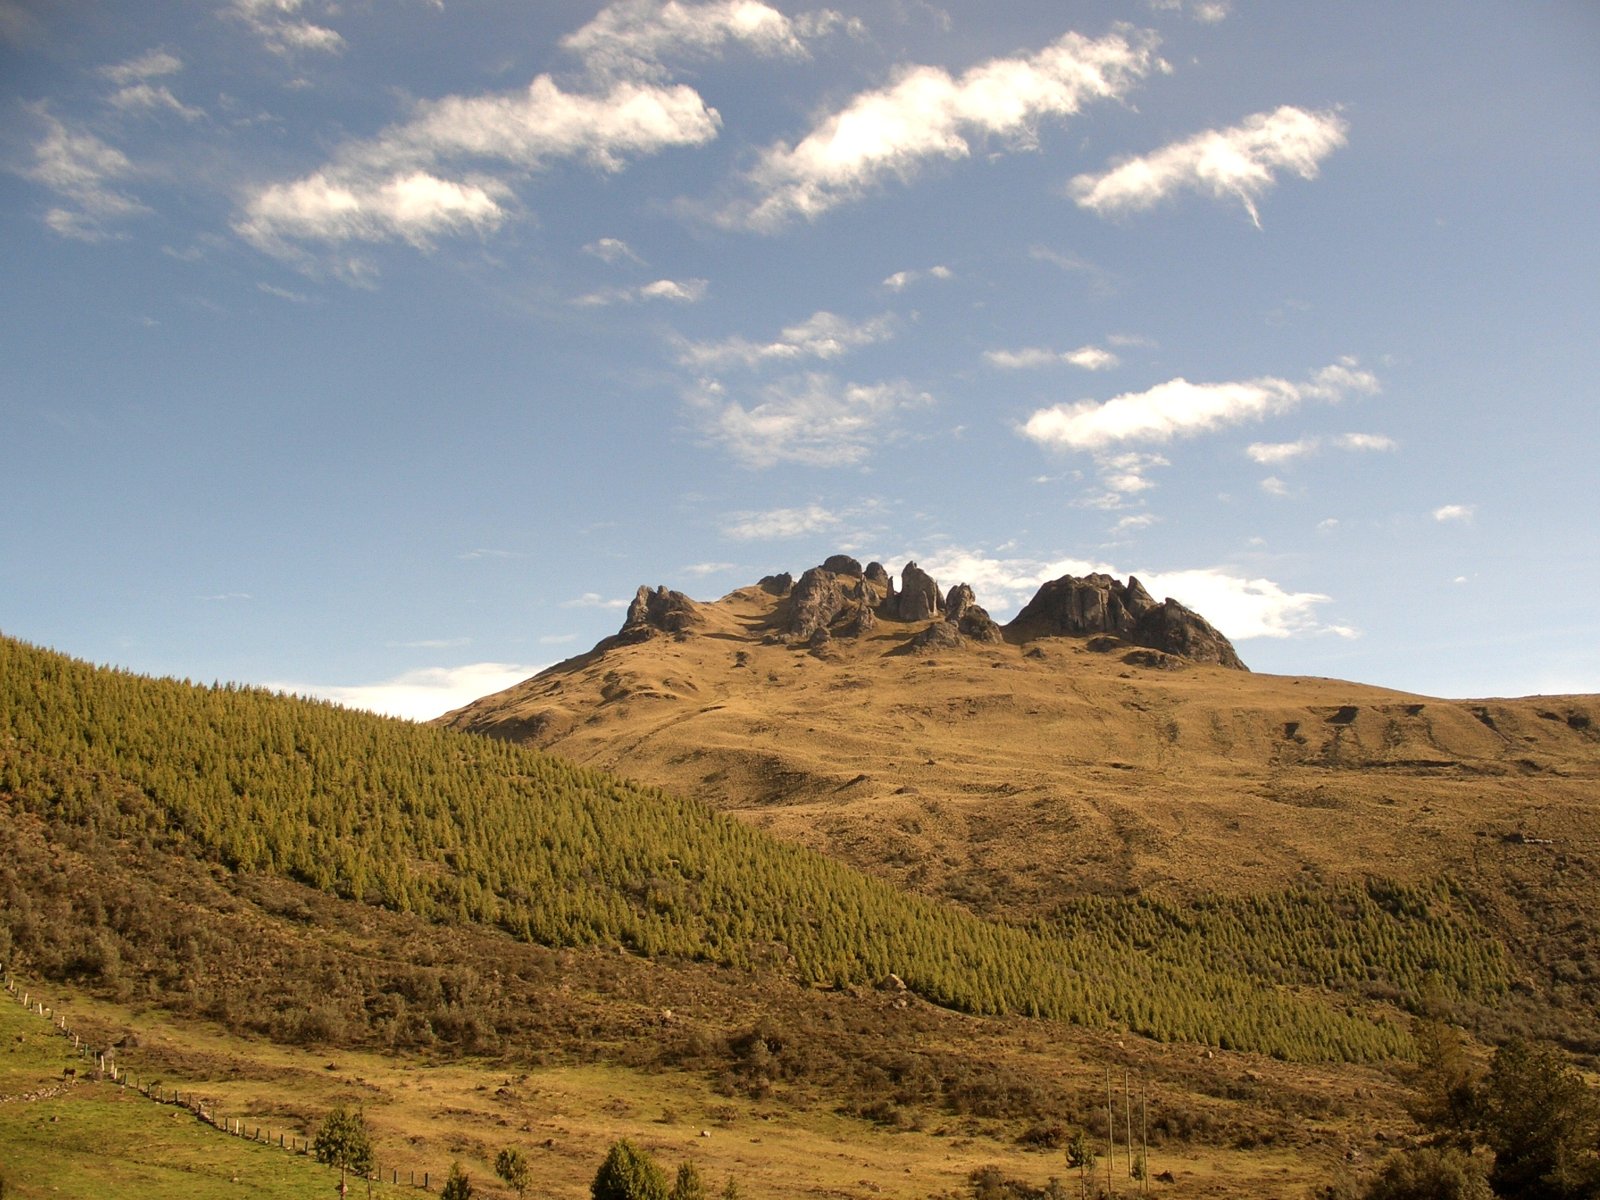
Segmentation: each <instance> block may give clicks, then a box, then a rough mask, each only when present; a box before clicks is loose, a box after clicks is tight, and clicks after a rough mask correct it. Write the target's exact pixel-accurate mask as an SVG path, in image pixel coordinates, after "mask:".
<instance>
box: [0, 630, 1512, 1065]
mask: <svg viewBox="0 0 1600 1200" xmlns="http://www.w3.org/2000/svg"><path fill="white" fill-rule="evenodd" d="M0 811H5V812H7V814H8V815H9V813H12V812H26V813H29V814H32V815H34V816H36V817H37V818H39V819H40V820H41V821H42V822H43V823H44V825H45V828H46V829H47V830H48V831H49V836H50V837H51V838H52V839H54V840H57V841H60V842H62V843H63V844H73V843H74V840H75V839H78V838H81V837H84V836H90V835H92V837H93V838H94V839H95V841H96V844H98V845H113V844H115V845H122V846H125V847H127V848H128V849H129V850H130V851H134V850H137V851H143V852H149V851H156V852H161V853H171V854H178V855H181V856H184V857H186V858H188V859H192V860H195V861H199V862H207V863H214V864H218V865H219V866H221V867H223V868H226V869H228V870H230V871H233V872H241V873H247V874H249V873H254V874H261V875H269V876H279V877H283V878H288V879H292V880H295V881H299V882H301V883H304V884H307V885H310V886H312V887H315V888H317V889H319V890H321V891H324V892H327V893H329V894H332V895H337V896H340V897H343V898H348V899H353V900H357V901H362V902H365V903H367V904H372V905H379V906H383V907H385V908H388V909H392V910H396V911H399V912H407V913H413V914H417V915H420V916H423V917H425V918H427V919H431V920H434V921H438V922H445V923H449V922H476V923H480V924H484V925H490V926H495V927H498V928H501V929H503V930H506V931H508V932H510V933H511V934H513V935H514V936H516V937H519V938H523V939H526V940H529V941H534V942H538V943H542V944H545V945H550V946H572V947H584V946H620V947H624V948H626V949H628V950H630V951H633V952H635V953H638V954H641V955H646V956H681V957H684V958H690V959H699V960H703V961H708V962H713V963H718V964H727V965H732V966H748V965H751V964H753V963H782V964H784V968H785V969H786V970H788V971H789V972H791V973H792V974H793V975H795V976H796V977H798V978H799V979H800V980H802V981H805V982H812V983H818V984H852V983H863V982H872V981H876V980H880V979H882V978H884V977H885V976H887V975H888V974H890V973H891V972H892V973H895V974H898V975H899V976H900V977H901V978H902V979H904V981H905V982H906V983H907V985H908V986H909V987H910V988H911V989H912V990H913V991H915V992H916V993H917V994H919V995H921V996H922V997H924V998H925V999H927V1000H930V1001H932V1002H935V1003H937V1004H941V1005H945V1006H948V1007H951V1008H955V1009H958V1010H962V1011H967V1012H972V1013H1016V1014H1022V1015H1036V1016H1042V1017H1048V1018H1055V1019H1063V1020H1070V1021H1074V1022H1079V1023H1083V1024H1088V1025H1096V1026H1104V1025H1120V1026H1125V1027H1127V1028H1129V1029H1132V1030H1134V1031H1137V1032H1140V1033H1143V1034H1147V1035H1149V1036H1152V1037H1156V1038H1161V1039H1181V1040H1192V1041H1198V1042H1205V1043H1208V1044H1213V1045H1219V1046H1224V1047H1237V1048H1242V1049H1253V1050H1259V1051H1261V1052H1263V1053H1268V1054H1273V1055H1276V1056H1279V1057H1285V1058H1293V1059H1301V1060H1313V1059H1347V1060H1366V1059H1373V1058H1381V1057H1388V1056H1395V1055H1404V1054H1407V1053H1409V1052H1410V1039H1409V1036H1408V1035H1407V1034H1406V1033H1405V1032H1404V1030H1403V1028H1402V1025H1401V1023H1399V1022H1398V1021H1395V1020H1392V1019H1390V1018H1389V1017H1388V1016H1385V1015H1384V1010H1383V1009H1381V1008H1374V1007H1372V1006H1371V1005H1369V1004H1366V1003H1364V1002H1362V1001H1363V1000H1364V999H1365V998H1379V999H1397V1000H1399V1001H1400V1002H1401V1003H1403V1004H1407V1005H1414V1004H1415V1003H1416V1001H1417V998H1418V997H1419V996H1420V991H1421V987H1422V984H1423V981H1424V980H1425V979H1433V980H1435V982H1436V983H1437V985H1438V986H1441V987H1443V988H1444V989H1445V991H1446V992H1447V993H1448V994H1450V995H1452V996H1455V997H1459V998H1462V999H1467V1000H1471V1001H1475V1002H1479V1003H1487V1002H1489V1001H1490V1000H1492V999H1493V997H1494V996H1495V995H1496V994H1497V993H1498V992H1499V991H1500V990H1501V989H1503V988H1504V987H1505V985H1506V980H1507V975H1508V972H1507V968H1506V965H1505V961H1504V956H1503V954H1502V953H1501V951H1500V950H1499V948H1498V947H1497V946H1496V945H1495V943H1494V942H1493V940H1492V939H1490V938H1488V937H1487V936H1486V935H1485V934H1484V932H1483V930H1482V929H1481V928H1480V927H1479V926H1478V925H1477V924H1476V923H1475V922H1474V921H1473V920H1472V918H1471V916H1470V910H1469V908H1468V906H1466V905H1465V904H1464V902H1462V900H1461V898H1460V897H1459V896H1457V895H1456V894H1455V893H1454V892H1453V891H1452V890H1451V889H1450V888H1449V887H1448V886H1447V885H1440V886H1439V887H1437V888H1434V889H1409V890H1408V889H1404V888H1397V887H1393V886H1390V885H1386V884H1381V883H1376V882H1375V883H1372V884H1370V885H1368V886H1367V887H1365V888H1360V887H1354V888H1342V889H1338V890H1335V891H1332V892H1329V893H1327V894H1317V893H1312V892H1309V891H1296V892H1292V893H1287V894H1282V895H1277V896H1271V897H1265V898H1261V899H1259V900H1255V901H1240V902H1229V903H1222V904H1217V905H1212V906H1198V907H1177V906H1169V905H1163V904H1160V903H1156V902H1149V901H1142V900H1141V901H1132V900H1122V899H1107V900H1095V901H1083V902H1079V903H1076V904H1074V905H1072V906H1071V907H1070V908H1069V909H1068V910H1067V912H1066V914H1065V915H1064V916H1063V918H1062V919H1061V920H1060V921H1058V922H1054V923H1052V924H1050V925H1048V926H1039V927H1035V928H1030V929H1023V928H1017V927H1012V926H1007V925H1002V924H998V923H995V922H989V921H984V920H981V919H979V918H976V917H974V916H972V915H971V914H970V913H967V912H966V911H965V910H962V909H959V908H956V907H953V906H948V905H941V904H938V903H935V902H933V901H930V900H926V899H923V898H920V897H916V896H911V895H906V894H903V893H900V892H898V891H896V890H895V889H893V888H892V887H890V886H889V885H887V884H885V883H882V882H880V881H877V880H874V879H871V878H869V877H867V876H864V875H862V874H860V873H857V872H855V871H852V870H849V869H847V868H845V867H843V866H841V865H839V864H836V863H834V862H832V861H830V860H828V859H825V858H823V857H821V856H819V855H817V854H814V853H811V852H809V851H805V850H802V849H799V848H797V847H793V846H790V845H788V844H784V843H779V842H776V841H774V840H773V839H771V838H769V837H766V836H764V835H762V834H760V833H757V832H755V831H753V830H751V829H749V828H747V827H745V826H743V825H741V824H739V823H738V822H736V821H734V820H732V819H730V818H726V817H723V816H721V815H718V814H716V813H714V812H712V811H711V810H710V809H709V808H707V807H705V806H704V805H702V804H700V803H697V802H695V801H693V800H690V799H684V798H680V797H675V796H672V795H668V794H665V793H663V792H660V791H658V790H655V789H651V788H647V787H642V786H639V785H636V784H632V783H628V782H624V781H622V780H619V779H616V778H613V777H610V776H607V775H603V774H600V773H598V772H594V771H589V770H585V769H581V768H578V767H574V766H571V765H569V764H566V763H564V762H562V761H560V760H558V759H555V758H552V757H550V756H548V755H545V754H541V753H539V752H537V751H534V750H531V749H528V748H525V747H519V746H515V745H511V744H508V743H504V742H498V741H492V740H487V739H481V738H477V737H471V736H466V735H461V734H457V733H452V732H448V731H445V730H441V729H437V728H432V727H427V726H418V725H413V724H410V723H407V722H402V721H396V720H390V719H385V718H380V717H376V716H371V715H367V714H362V713H356V712H352V711H348V710H344V709H340V708H337V707H334V706H332V705H328V704H324V703H317V702H309V701H303V700H298V699H292V698H288V697H283V696H279V695H276V694H272V693H269V692H265V691H261V690H256V689H250V688H243V687H237V686H232V685H217V686H211V687H205V686H197V685H194V684H191V683H188V682H179V681H173V680H153V679H148V678H144V677H139V676H135V675H132V674H129V673H125V672H120V671H115V670H110V669H105V668H97V667H93V666H90V665H88V664H85V663H82V662H78V661H75V660H72V659H69V658H66V657H64V656H61V655H59V654H55V653H53V652H48V651H44V650H40V649H37V648H34V647H30V646H27V645H25V644H22V643H19V642H16V641H13V640H10V639H0ZM17 911H18V906H16V905H11V904H8V905H7V906H6V907H5V909H4V912H3V913H0V923H3V922H5V921H6V920H8V919H11V917H12V916H13V914H14V913H15V912H17ZM3 932H4V930H3V929H0V933H3ZM16 945H17V946H18V947H19V948H20V949H22V950H24V951H25V949H26V946H25V941H24V939H21V938H17V939H16ZM1308 985H1312V986H1308ZM1313 987H1314V988H1319V989H1333V990H1332V991H1317V990H1313Z"/></svg>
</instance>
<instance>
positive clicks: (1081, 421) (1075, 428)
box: [1020, 359, 1378, 450]
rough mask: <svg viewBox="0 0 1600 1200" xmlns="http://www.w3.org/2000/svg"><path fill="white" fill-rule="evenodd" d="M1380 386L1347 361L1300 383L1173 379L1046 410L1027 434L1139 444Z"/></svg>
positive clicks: (1083, 446) (1059, 444)
mask: <svg viewBox="0 0 1600 1200" xmlns="http://www.w3.org/2000/svg"><path fill="white" fill-rule="evenodd" d="M1377 390H1378V380H1377V377H1376V376H1374V375H1373V374H1372V373H1371V372H1369V371H1365V370H1362V369H1361V368H1360V367H1359V366H1358V365H1357V364H1356V363H1355V361H1354V360H1353V359H1346V360H1343V361H1341V362H1339V363H1335V364H1333V365H1332V366H1327V367H1323V368H1322V369H1321V370H1319V371H1317V372H1315V373H1314V374H1312V376H1311V377H1310V378H1309V379H1307V380H1305V381H1304V382H1301V383H1291V382H1290V381H1289V380H1286V379H1277V378H1273V377H1270V376H1268V377H1263V378H1260V379H1250V380H1244V381H1241V382H1237V383H1190V382H1189V381H1188V380H1187V379H1182V378H1179V379H1172V380H1169V381H1168V382H1166V383H1161V384H1157V385H1156V386H1155V387H1153V388H1151V389H1149V390H1148V391H1144V392H1126V393H1124V394H1122V395H1120V396H1116V397H1114V398H1112V399H1110V400H1107V401H1104V402H1103V403H1102V402H1098V401H1094V400H1084V401H1080V402H1078V403H1076V404H1057V405H1054V406H1053V407H1050V408H1043V409H1040V410H1038V411H1037V412H1035V413H1034V414H1033V415H1032V416H1031V417H1029V418H1028V420H1027V423H1026V424H1025V425H1023V427H1022V429H1021V430H1020V432H1021V433H1022V434H1023V436H1025V437H1027V438H1029V439H1031V440H1033V441H1035V442H1037V443H1039V444H1040V445H1041V446H1047V447H1050V448H1052V449H1059V450H1102V449H1105V448H1106V447H1109V446H1114V445H1118V444H1123V443H1130V442H1133V443H1137V442H1156V443H1161V442H1169V441H1172V440H1173V439H1175V438H1187V437H1194V436H1196V435H1198V434H1202V433H1209V432H1211V431H1213V430H1217V429H1222V428H1225V427H1227V426H1230V425H1238V424H1241V423H1243V422H1246V421H1259V420H1262V419H1263V418H1265V417H1268V416H1272V415H1274V414H1278V413H1284V412H1288V411H1290V410H1291V409H1294V408H1296V407H1298V406H1299V405H1300V404H1301V403H1303V402H1305V401H1307V400H1323V401H1337V400H1340V399H1342V398H1344V397H1345V396H1347V395H1350V394H1352V393H1358V392H1359V393H1371V392H1376V391H1377Z"/></svg>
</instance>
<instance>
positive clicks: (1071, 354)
mask: <svg viewBox="0 0 1600 1200" xmlns="http://www.w3.org/2000/svg"><path fill="white" fill-rule="evenodd" d="M983 357H984V358H985V359H986V360H987V361H988V363H989V365H990V366H991V367H998V368H999V369H1000V370H1002V371H1026V370H1031V369H1033V368H1036V367H1055V366H1060V365H1062V364H1066V365H1067V366H1073V367H1081V368H1082V369H1083V370H1085V371H1105V370H1109V369H1110V368H1112V367H1115V366H1118V365H1119V364H1120V363H1121V362H1122V360H1121V359H1120V358H1118V357H1117V356H1116V355H1115V354H1113V353H1111V351H1109V350H1102V349H1101V348H1100V347H1099V346H1079V347H1078V348H1077V349H1076V350H1046V349H1043V348H1040V347H1029V348H1027V349H1023V350H985V351H984V352H983Z"/></svg>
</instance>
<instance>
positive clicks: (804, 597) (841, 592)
mask: <svg viewBox="0 0 1600 1200" xmlns="http://www.w3.org/2000/svg"><path fill="white" fill-rule="evenodd" d="M850 606H851V597H850V596H848V595H847V594H846V593H845V589H844V588H843V587H842V586H841V585H840V583H839V577H838V576H837V575H835V574H834V573H833V572H832V571H828V570H824V569H823V568H822V567H812V568H811V569H810V570H809V571H807V572H806V573H805V574H804V575H802V576H800V581H799V582H798V583H796V584H795V585H794V590H793V591H792V592H790V593H789V620H788V629H787V632H788V634H789V635H790V636H791V637H792V638H794V640H795V641H797V642H804V641H807V640H809V639H810V637H811V635H812V634H814V633H816V632H817V630H819V629H826V628H827V627H828V626H829V625H831V624H832V623H833V621H834V619H835V618H836V617H838V616H839V615H840V614H841V613H843V612H844V611H845V609H846V608H848V607H850Z"/></svg>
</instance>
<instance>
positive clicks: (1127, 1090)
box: [1122, 1067, 1133, 1179]
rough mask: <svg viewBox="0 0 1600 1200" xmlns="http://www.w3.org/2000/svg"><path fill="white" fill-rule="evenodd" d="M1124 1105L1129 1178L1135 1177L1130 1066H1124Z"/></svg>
mask: <svg viewBox="0 0 1600 1200" xmlns="http://www.w3.org/2000/svg"><path fill="white" fill-rule="evenodd" d="M1122 1107H1123V1115H1124V1116H1125V1117H1126V1118H1127V1126H1126V1128H1127V1131H1128V1141H1127V1146H1128V1178H1129V1179H1132V1178H1133V1089H1132V1088H1131V1087H1129V1086H1128V1068H1127V1067H1123V1068H1122Z"/></svg>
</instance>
